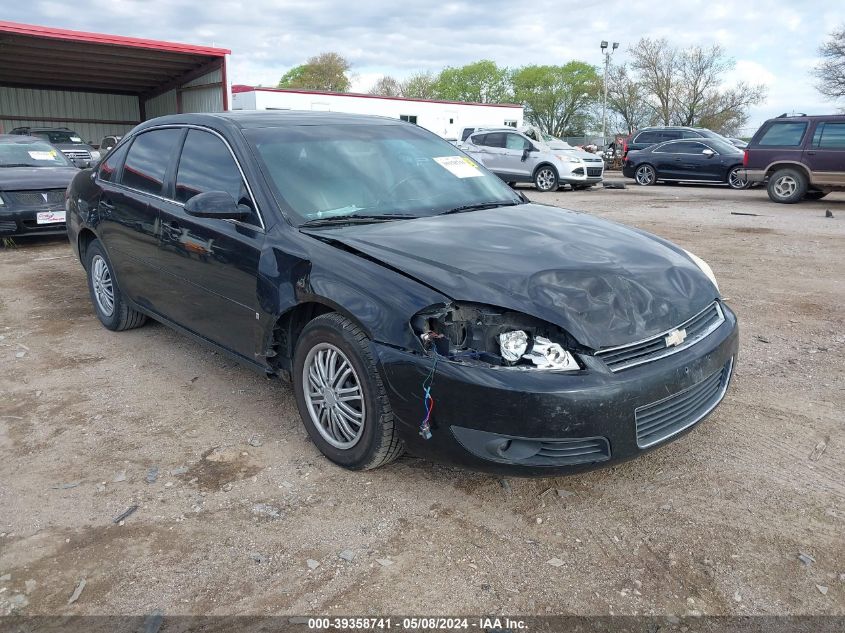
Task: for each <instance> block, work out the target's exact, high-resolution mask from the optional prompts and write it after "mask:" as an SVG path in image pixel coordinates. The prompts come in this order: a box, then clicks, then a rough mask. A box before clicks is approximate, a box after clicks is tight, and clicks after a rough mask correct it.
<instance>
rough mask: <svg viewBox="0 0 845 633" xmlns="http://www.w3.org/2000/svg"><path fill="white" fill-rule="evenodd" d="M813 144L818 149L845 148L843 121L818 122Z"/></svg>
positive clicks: (844, 125)
mask: <svg viewBox="0 0 845 633" xmlns="http://www.w3.org/2000/svg"><path fill="white" fill-rule="evenodd" d="M813 145H815V146H816V147H818V148H819V149H845V123H820V124H819V126H818V127H817V128H816V133H815V134H814V135H813Z"/></svg>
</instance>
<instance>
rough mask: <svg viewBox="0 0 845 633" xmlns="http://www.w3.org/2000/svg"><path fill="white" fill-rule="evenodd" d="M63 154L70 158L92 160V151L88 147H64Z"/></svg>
mask: <svg viewBox="0 0 845 633" xmlns="http://www.w3.org/2000/svg"><path fill="white" fill-rule="evenodd" d="M62 154H64V155H65V156H67V157H68V158H76V159H82V160H91V152H89V151H88V150H87V149H63V150H62Z"/></svg>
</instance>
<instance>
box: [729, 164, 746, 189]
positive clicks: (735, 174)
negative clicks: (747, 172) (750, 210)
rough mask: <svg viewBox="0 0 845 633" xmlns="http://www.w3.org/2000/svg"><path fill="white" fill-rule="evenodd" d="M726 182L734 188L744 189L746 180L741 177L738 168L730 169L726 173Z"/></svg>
mask: <svg viewBox="0 0 845 633" xmlns="http://www.w3.org/2000/svg"><path fill="white" fill-rule="evenodd" d="M728 184H729V185H730V186H731V187H732V188H734V189H745V187H746V186H747V185H748V181H747V180H746V179H745V178H743V177H742V175H741V174H740V170H739V169H732V170H731V171H730V173H729V174H728Z"/></svg>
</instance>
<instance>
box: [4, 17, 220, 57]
mask: <svg viewBox="0 0 845 633" xmlns="http://www.w3.org/2000/svg"><path fill="white" fill-rule="evenodd" d="M0 33H13V34H15V35H29V36H31V37H43V38H47V39H55V40H66V41H73V42H87V43H89V44H106V45H111V46H126V47H129V48H146V49H151V50H159V51H168V52H172V53H186V54H191V55H208V56H212V57H223V56H224V55H229V54H230V53H231V52H232V51H230V50H229V49H227V48H214V47H212V46H195V45H193V44H180V43H177V42H163V41H161V40H147V39H142V38H138V37H125V36H123V35H108V34H106V33H88V32H86V31H71V30H68V29H56V28H52V27H49V26H38V25H35V24H21V23H19V22H5V21H3V20H0Z"/></svg>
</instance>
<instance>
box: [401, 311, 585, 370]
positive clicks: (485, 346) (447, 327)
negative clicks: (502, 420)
mask: <svg viewBox="0 0 845 633" xmlns="http://www.w3.org/2000/svg"><path fill="white" fill-rule="evenodd" d="M411 327H412V329H413V330H414V333H415V334H416V335H417V336H418V337H419V339H420V341H421V343H422V346H423V349H424V351H425V352H426V353H427V354H430V355H431V354H436V355H437V356H439V357H440V358H442V359H445V360H448V361H452V362H457V363H465V364H468V365H480V366H484V367H500V368H503V369H517V370H519V369H522V370H528V369H542V370H546V371H563V372H570V371H578V370H581V369H583V368H584V367H583V364H582V363H580V362H579V361H578V355H577V352H578V350H579V348H580V346H579V345H578V343H577V342H576V341H575V339H573V338H572V337H571V336H570V335H569V334H568V333H567V332H566V331H565V330H563V329H562V328H560V327H558V326H556V325H553V324H551V323H546V322H544V321H542V320H540V319H537V318H535V317H532V316H529V315H525V314H521V313H519V312H513V311H509V310H504V309H501V308H496V307H494V306H488V305H483V304H474V303H452V304H448V305H444V306H434V307H431V308H428V309H426V310H424V311H422V312H420V313H418V314H417V315H416V316H414V318H413V319H412V321H411ZM581 351H586V350H581Z"/></svg>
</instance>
